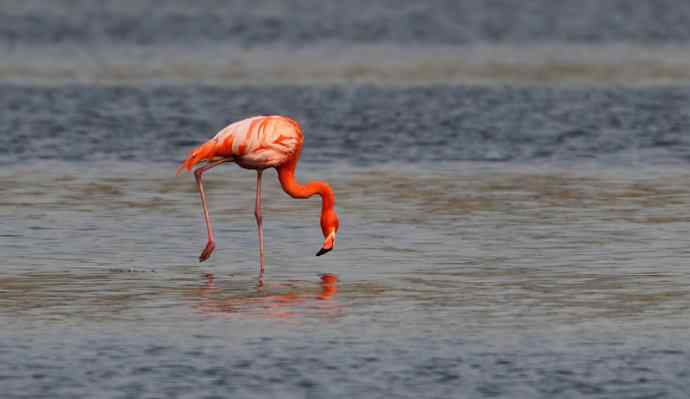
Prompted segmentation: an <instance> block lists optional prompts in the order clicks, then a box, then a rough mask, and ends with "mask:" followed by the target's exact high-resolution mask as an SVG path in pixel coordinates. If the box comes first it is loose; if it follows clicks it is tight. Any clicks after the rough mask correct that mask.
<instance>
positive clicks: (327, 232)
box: [316, 210, 340, 256]
mask: <svg viewBox="0 0 690 399" xmlns="http://www.w3.org/2000/svg"><path fill="white" fill-rule="evenodd" d="M338 227H340V222H339V221H338V215H337V214H336V213H335V211H334V210H329V211H324V212H323V213H322V214H321V231H322V232H323V236H324V241H323V246H322V247H321V249H320V250H319V252H317V253H316V256H321V255H323V254H325V253H326V252H329V251H330V250H332V249H333V248H335V233H337V232H338Z"/></svg>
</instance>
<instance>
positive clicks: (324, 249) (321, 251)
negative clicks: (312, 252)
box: [316, 248, 332, 256]
mask: <svg viewBox="0 0 690 399" xmlns="http://www.w3.org/2000/svg"><path fill="white" fill-rule="evenodd" d="M331 249H332V248H329V249H326V248H321V249H320V250H319V252H317V253H316V256H321V255H323V254H325V253H327V252H330V250H331Z"/></svg>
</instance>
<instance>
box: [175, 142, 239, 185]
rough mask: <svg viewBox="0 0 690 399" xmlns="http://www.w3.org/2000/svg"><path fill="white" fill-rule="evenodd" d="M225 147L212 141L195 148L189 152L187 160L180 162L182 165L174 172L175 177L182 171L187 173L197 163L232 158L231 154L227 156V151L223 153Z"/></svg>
mask: <svg viewBox="0 0 690 399" xmlns="http://www.w3.org/2000/svg"><path fill="white" fill-rule="evenodd" d="M225 147H226V146H223V145H221V144H220V143H218V140H215V139H212V140H210V141H208V142H206V143H204V144H202V145H200V146H198V147H197V148H195V149H193V150H192V151H190V152H189V154H188V155H187V159H185V160H184V161H182V164H180V166H178V168H177V171H176V172H175V174H176V175H178V176H179V175H180V173H182V171H183V170H185V169H186V170H187V171H188V172H191V171H192V167H193V166H194V165H196V164H198V163H199V162H204V161H211V160H213V159H215V158H229V157H232V154H228V153H227V151H225Z"/></svg>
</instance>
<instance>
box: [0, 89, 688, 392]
mask: <svg viewBox="0 0 690 399" xmlns="http://www.w3.org/2000/svg"><path fill="white" fill-rule="evenodd" d="M2 93H3V95H2V108H3V109H5V111H4V112H5V115H6V117H5V118H3V124H4V126H3V134H4V135H3V140H4V142H3V148H4V150H5V151H6V152H7V153H6V154H5V155H4V156H3V159H4V160H5V165H4V167H3V168H2V171H0V217H1V218H2V221H3V223H2V224H1V225H0V237H1V238H2V239H1V240H0V252H1V253H2V254H3V260H4V262H3V272H2V276H1V277H0V318H2V322H3V325H4V326H5V327H4V328H3V329H2V332H1V333H0V356H1V358H2V359H3V361H2V363H0V384H1V385H3V388H4V389H5V392H8V394H7V395H8V397H24V396H26V397H41V396H43V397H55V395H58V396H64V397H94V396H104V397H110V396H113V397H118V395H121V396H128V397H138V396H140V397H159V396H161V395H162V396H170V397H214V395H215V396H224V395H226V394H229V393H235V394H239V395H241V396H246V397H266V396H273V395H279V396H281V397H303V396H315V397H322V396H325V395H333V396H336V397H351V396H353V395H360V394H361V395H365V396H375V397H390V396H399V397H419V396H420V395H421V396H435V397H441V396H457V395H462V396H470V397H485V396H487V397H488V396H496V395H499V396H509V397H520V396H523V397H538V396H543V397H550V396H552V395H557V394H558V395H565V396H578V395H585V394H587V395H599V396H601V397H610V396H619V397H638V396H639V397H643V396H656V395H658V396H680V397H682V396H685V395H687V393H688V392H687V386H686V384H685V383H684V381H686V379H687V377H688V374H689V373H690V367H689V365H690V363H689V362H688V360H689V358H690V346H689V345H688V339H687V338H688V334H687V331H688V328H690V321H689V320H690V318H689V317H688V316H689V312H690V305H689V303H690V302H688V301H689V300H690V298H689V295H690V289H688V286H689V283H690V275H689V274H688V272H687V268H686V265H687V259H688V257H690V249H688V246H687V237H688V233H689V232H690V214H689V213H688V208H689V207H690V199H689V198H690V189H689V188H688V187H690V173H688V172H687V161H688V150H689V148H688V145H687V137H688V136H687V134H686V132H687V129H688V127H687V124H688V121H689V119H688V116H687V109H688V96H687V93H686V91H685V90H680V89H678V90H674V89H634V90H633V89H578V90H575V89H568V90H560V89H559V90H556V89H544V88H523V89H511V88H483V89H482V88H476V89H466V88H461V87H428V88H417V89H391V88H388V89H386V88H374V87H361V88H358V89H354V90H349V89H348V90H346V89H343V88H315V87H292V88H284V87H265V88H262V87H259V88H248V87H247V88H242V89H232V88H226V89H222V88H208V87H161V88H148V89H137V88H89V87H83V86H69V87H64V88H32V87H24V86H5V87H3V89H2ZM270 94H272V95H270ZM336 104H340V105H336ZM342 104H346V105H342ZM405 107H407V110H408V112H407V113H405V114H403V113H401V112H400V111H399V109H400V108H405ZM224 109H227V110H228V111H227V112H226V114H227V115H228V116H227V118H229V119H232V118H236V117H239V116H240V115H241V114H243V113H247V114H251V113H256V112H261V110H262V109H275V110H278V111H279V112H286V113H290V114H294V115H297V117H298V118H299V119H300V120H303V121H304V125H305V132H306V137H307V142H306V150H305V154H304V162H303V163H302V164H301V170H300V173H301V178H302V179H303V180H309V179H313V178H324V179H326V180H328V181H329V182H330V183H331V184H332V185H333V187H334V189H335V190H336V193H337V200H338V210H339V212H340V214H341V215H342V231H341V233H340V234H339V237H338V244H337V248H336V250H335V251H333V252H332V253H331V254H329V255H327V256H324V257H320V258H316V257H314V256H313V255H314V253H315V252H316V251H317V250H318V248H319V247H320V244H321V241H322V238H321V236H320V232H319V228H318V217H319V214H318V212H319V202H318V200H317V199H310V200H304V201H297V200H293V199H291V198H289V197H288V196H287V195H285V194H284V193H282V192H281V190H280V187H279V185H278V184H277V181H276V179H275V173H273V172H271V173H269V175H268V178H267V179H265V181H266V184H265V192H266V203H265V204H266V206H265V214H266V216H265V218H266V224H267V227H266V235H267V246H268V248H269V250H268V253H267V268H268V271H267V275H266V286H265V287H264V288H263V289H257V282H258V280H257V248H256V246H257V244H256V231H255V222H254V219H253V200H254V197H253V190H254V182H255V180H254V179H255V177H254V174H253V172H250V171H246V170H242V169H240V168H237V167H235V166H228V167H225V168H220V169H219V170H217V171H214V172H212V173H210V174H209V178H208V187H209V188H208V190H209V196H210V201H211V214H212V217H213V218H214V220H215V224H216V229H217V236H218V237H217V238H218V249H217V251H216V253H215V255H214V256H213V257H212V259H211V260H210V261H209V262H207V263H204V264H202V265H199V264H198V263H197V261H196V259H197V256H198V254H199V252H200V251H201V249H202V248H203V246H204V244H205V231H204V226H203V222H202V219H201V212H200V206H199V201H198V196H197V194H196V192H195V186H194V184H193V178H192V177H191V176H190V175H183V176H180V177H175V175H174V170H175V167H176V165H177V163H176V161H178V160H180V159H181V158H182V156H183V154H184V153H185V152H186V151H187V150H188V149H189V148H190V146H192V145H193V144H194V143H196V142H198V141H200V140H203V139H204V138H207V137H210V136H211V134H212V133H213V132H214V131H215V130H216V129H217V128H219V127H221V126H222V125H223V124H224V123H225V117H224V116H223V115H222V113H223V110H224ZM317 110H322V113H319V112H317ZM684 110H685V113H683V111H684ZM400 132H405V134H401V133H400ZM322 273H332V274H335V275H337V276H338V279H339V282H338V284H337V286H336V287H335V288H332V287H331V288H329V287H324V286H322V285H321V283H320V279H319V275H320V274H322Z"/></svg>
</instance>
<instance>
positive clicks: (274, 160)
mask: <svg viewBox="0 0 690 399" xmlns="http://www.w3.org/2000/svg"><path fill="white" fill-rule="evenodd" d="M303 142H304V137H303V135H302V130H301V129H300V127H299V125H298V124H297V122H295V121H294V120H292V119H290V118H287V117H284V116H275V115H274V116H254V117H251V118H247V119H243V120H241V121H238V122H235V123H232V124H230V125H228V126H226V127H225V128H223V129H222V130H221V131H220V132H218V133H217V134H216V135H215V136H214V137H213V138H212V139H211V140H209V141H208V142H206V143H204V144H202V145H200V146H199V147H197V148H196V149H194V150H193V151H192V152H191V153H190V154H189V156H188V157H187V159H186V160H185V161H184V163H183V165H182V166H184V167H185V168H186V169H187V170H191V169H192V167H193V166H194V165H195V164H197V163H199V162H202V161H207V162H213V161H216V160H220V159H225V160H228V161H230V160H232V161H234V162H235V163H237V164H238V165H240V166H241V167H243V168H246V169H266V168H270V167H276V166H279V165H281V164H283V163H285V162H287V161H288V160H289V159H290V157H292V156H294V155H295V154H296V153H298V152H299V151H300V149H301V148H302V143H303ZM178 172H179V171H178Z"/></svg>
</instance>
